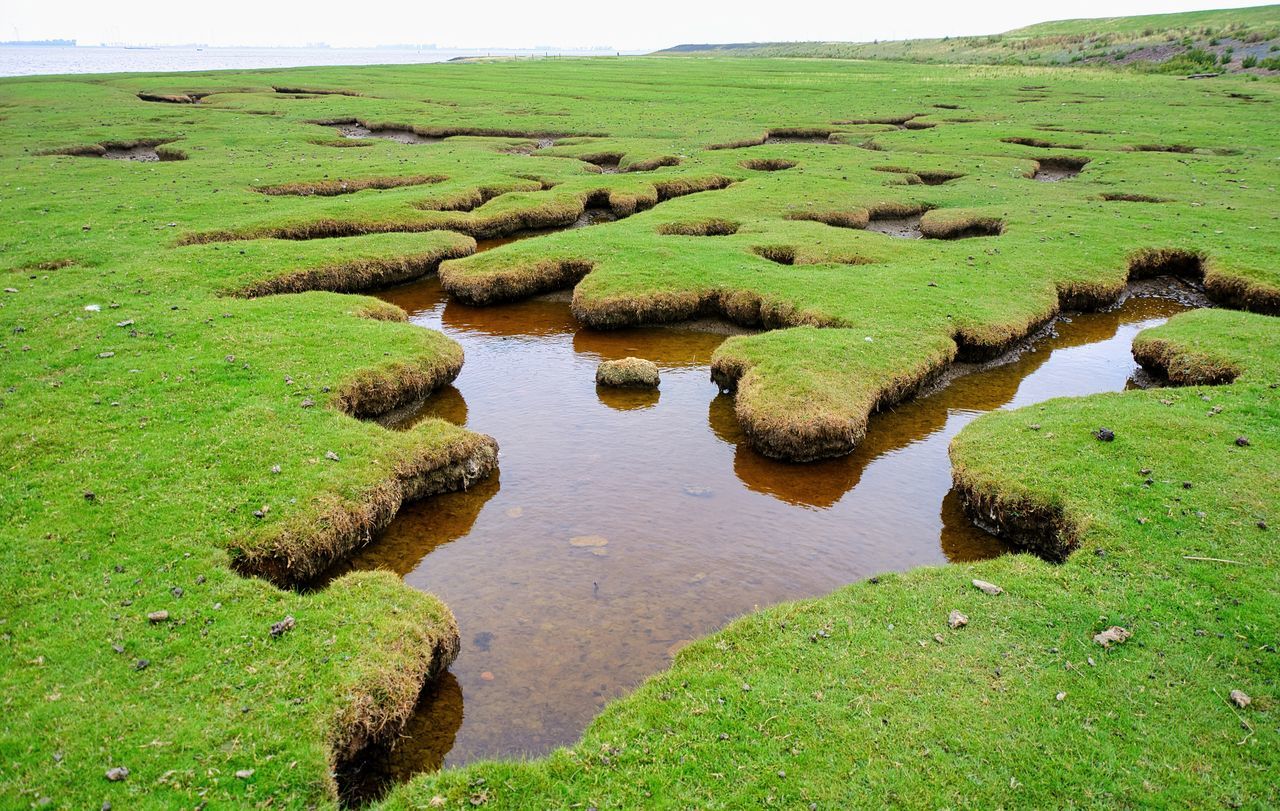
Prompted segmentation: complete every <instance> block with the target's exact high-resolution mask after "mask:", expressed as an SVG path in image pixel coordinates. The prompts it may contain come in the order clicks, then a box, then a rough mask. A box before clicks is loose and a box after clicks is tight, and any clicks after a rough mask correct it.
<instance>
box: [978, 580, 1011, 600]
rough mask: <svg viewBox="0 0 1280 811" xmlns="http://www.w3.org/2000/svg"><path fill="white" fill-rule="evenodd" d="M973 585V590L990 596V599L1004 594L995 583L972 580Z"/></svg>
mask: <svg viewBox="0 0 1280 811" xmlns="http://www.w3.org/2000/svg"><path fill="white" fill-rule="evenodd" d="M973 585H974V588H976V589H979V590H980V591H982V592H983V593H984V594H990V595H991V596H992V597H994V596H996V595H997V594H1004V589H1002V588H1000V587H999V586H997V585H996V584H995V583H988V582H987V581H985V580H974V581H973Z"/></svg>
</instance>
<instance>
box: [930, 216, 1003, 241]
mask: <svg viewBox="0 0 1280 811" xmlns="http://www.w3.org/2000/svg"><path fill="white" fill-rule="evenodd" d="M920 231H921V232H922V233H923V234H924V235H925V237H926V238H928V239H967V238H970V237H994V236H999V235H1000V234H1002V233H1004V220H1002V219H1000V218H999V217H993V216H989V215H984V214H973V213H969V212H965V211H961V210H957V209H933V210H931V211H926V212H925V214H924V218H923V219H921V221H920Z"/></svg>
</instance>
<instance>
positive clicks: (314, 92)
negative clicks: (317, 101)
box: [271, 85, 363, 96]
mask: <svg viewBox="0 0 1280 811" xmlns="http://www.w3.org/2000/svg"><path fill="white" fill-rule="evenodd" d="M271 89H272V90H274V91H276V92H277V93H290V94H299V95H306V96H360V95H363V94H362V93H359V92H357V91H355V90H319V89H316V88H307V87H277V86H275V85H272V86H271Z"/></svg>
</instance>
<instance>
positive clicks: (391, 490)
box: [230, 350, 498, 751]
mask: <svg viewBox="0 0 1280 811" xmlns="http://www.w3.org/2000/svg"><path fill="white" fill-rule="evenodd" d="M460 354H461V350H459V355H460ZM459 361H460V357H459ZM406 402H407V401H406ZM497 459H498V443H497V442H496V441H494V439H493V438H492V437H489V436H485V435H484V434H474V433H470V432H458V433H457V434H456V435H454V436H453V437H451V438H450V439H449V440H448V441H446V442H443V443H438V442H432V443H430V444H429V446H426V447H423V448H422V449H421V450H420V451H419V452H417V453H415V454H411V455H409V456H407V457H406V458H404V459H402V460H401V461H400V462H398V463H397V464H396V465H395V466H394V468H393V469H392V471H391V474H390V475H389V476H388V477H387V478H386V479H383V480H382V481H380V482H378V483H377V484H375V485H373V486H371V487H370V488H368V489H366V490H365V491H364V492H362V493H361V494H360V495H359V496H357V497H353V498H350V499H347V498H342V497H340V496H338V495H335V494H334V493H332V492H327V493H325V494H323V495H318V496H316V498H315V499H314V503H313V505H312V506H311V509H307V510H301V511H299V512H298V513H297V514H298V515H301V516H306V518H305V519H303V518H299V519H298V520H296V521H289V520H286V521H283V522H281V523H279V524H275V525H273V526H272V528H271V529H270V530H268V531H266V532H265V533H263V534H255V535H251V536H245V537H242V538H239V539H237V540H235V541H233V543H232V546H231V548H230V551H231V554H232V565H233V566H234V567H235V569H236V570H237V571H239V572H240V573H241V574H244V575H247V576H252V577H262V578H264V579H266V580H270V581H271V582H273V583H275V584H277V585H279V586H281V587H286V588H287V587H292V586H297V585H299V584H304V583H306V582H308V581H310V580H312V579H314V578H315V577H317V576H318V575H320V574H321V573H322V572H324V571H325V570H326V569H328V568H329V567H330V566H332V565H333V564H334V563H335V562H337V561H339V560H342V559H344V558H346V557H348V556H349V555H350V554H351V553H352V552H354V551H355V550H357V549H359V548H361V547H363V546H365V545H367V544H368V543H370V542H371V541H372V540H373V537H374V536H375V535H376V534H377V532H378V531H379V530H381V529H382V528H384V527H386V526H387V525H388V524H389V523H391V519H392V518H394V517H395V515H396V513H397V512H398V511H399V510H400V506H401V505H402V504H404V503H405V502H408V501H412V500H414V499H419V498H423V497H425V496H429V495H434V494H437V493H444V492H449V491H452V490H460V489H465V488H467V487H469V486H471V485H472V484H474V483H475V482H476V481H479V480H480V479H482V478H484V477H485V476H488V475H489V474H490V473H491V472H492V471H493V470H494V469H495V468H496V466H497ZM336 751H344V750H343V749H338V750H336Z"/></svg>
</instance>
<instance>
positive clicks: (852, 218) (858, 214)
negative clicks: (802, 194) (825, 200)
mask: <svg viewBox="0 0 1280 811" xmlns="http://www.w3.org/2000/svg"><path fill="white" fill-rule="evenodd" d="M787 219H788V220H807V221H809V222H820V223H823V224H825V225H830V226H834V227H836V228H866V227H867V223H868V222H869V221H870V219H871V213H870V212H869V211H867V209H865V208H854V209H849V210H847V211H793V212H791V213H790V214H788V215H787Z"/></svg>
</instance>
